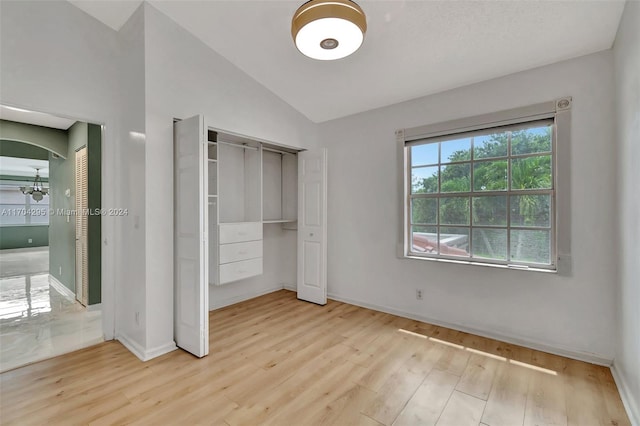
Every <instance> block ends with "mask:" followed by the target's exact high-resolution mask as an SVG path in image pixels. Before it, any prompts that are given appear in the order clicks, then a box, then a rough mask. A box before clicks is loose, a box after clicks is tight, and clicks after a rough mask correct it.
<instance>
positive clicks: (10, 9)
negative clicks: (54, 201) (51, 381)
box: [0, 1, 127, 339]
mask: <svg viewBox="0 0 640 426" xmlns="http://www.w3.org/2000/svg"><path fill="white" fill-rule="evenodd" d="M0 15H1V16H0V101H1V102H2V103H3V104H6V105H13V106H16V107H22V108H26V109H32V110H35V111H42V112H48V113H53V114H58V115H62V116H67V117H70V118H75V119H80V120H83V121H88V122H93V123H100V124H104V125H105V130H104V139H103V155H102V158H103V179H102V182H103V191H102V197H103V199H102V206H103V207H104V208H109V207H123V204H122V203H121V201H122V200H121V198H118V197H119V195H118V193H117V191H116V188H117V187H118V186H119V181H118V171H117V169H116V168H115V167H114V164H116V160H115V158H116V157H115V156H116V147H117V145H118V143H119V133H118V118H119V114H120V110H122V109H126V108H127V106H126V105H124V106H121V105H120V100H119V93H118V90H117V89H118V61H119V54H120V51H119V48H118V42H117V38H116V33H115V32H114V31H112V30H110V29H109V28H108V27H106V26H104V25H103V24H101V23H99V22H98V21H96V20H95V19H93V18H91V17H89V16H88V15H87V14H85V13H84V12H82V11H80V10H79V9H78V8H76V7H75V6H72V5H71V4H70V3H68V2H66V1H33V2H26V1H2V2H0ZM118 220H119V218H113V217H105V218H104V220H103V230H102V235H103V238H104V239H106V240H107V242H108V245H107V246H103V250H102V260H103V263H102V268H103V276H102V309H103V318H104V334H105V337H106V338H107V339H110V338H113V335H114V312H113V306H114V283H115V282H116V281H118V282H121V283H123V285H126V283H127V278H126V277H127V274H126V273H125V272H126V271H123V270H122V269H121V266H120V265H118V264H117V260H116V258H115V256H116V253H117V252H118V250H119V249H120V248H121V247H122V242H121V241H118V239H117V238H115V227H116V224H117V221H118Z"/></svg>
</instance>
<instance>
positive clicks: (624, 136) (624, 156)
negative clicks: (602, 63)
mask: <svg viewBox="0 0 640 426" xmlns="http://www.w3.org/2000/svg"><path fill="white" fill-rule="evenodd" d="M613 52H614V69H615V90H616V115H617V131H618V133H617V139H618V141H617V142H618V145H617V147H618V206H617V209H618V214H619V216H618V217H619V219H620V220H619V221H618V224H619V225H618V233H619V238H620V261H619V281H620V288H619V289H618V305H617V306H618V309H617V312H618V327H617V347H616V357H615V361H614V367H613V372H614V374H615V378H616V382H617V383H618V387H619V388H620V391H621V394H622V396H623V400H624V402H625V404H626V406H627V411H628V412H629V415H630V417H632V419H635V423H636V424H640V309H639V307H640V195H639V192H638V183H639V182H640V168H639V167H638V165H639V164H640V3H639V2H637V1H628V2H627V4H626V6H625V10H624V13H623V15H622V21H621V23H620V28H619V30H618V35H617V37H616V42H615V45H614V51H613Z"/></svg>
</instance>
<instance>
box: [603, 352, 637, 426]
mask: <svg viewBox="0 0 640 426" xmlns="http://www.w3.org/2000/svg"><path fill="white" fill-rule="evenodd" d="M610 368H611V375H612V376H613V381H614V382H616V386H617V387H618V393H619V394H620V398H621V399H622V405H624V409H625V410H626V412H627V416H629V420H630V421H631V424H632V425H633V426H640V407H638V405H637V399H635V398H634V397H633V395H632V394H631V391H630V389H629V386H628V385H627V382H626V380H625V379H624V376H623V375H622V374H620V371H618V368H617V367H616V361H615V360H613V364H612V365H611V367H610Z"/></svg>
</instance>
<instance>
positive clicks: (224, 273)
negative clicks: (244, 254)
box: [220, 257, 262, 284]
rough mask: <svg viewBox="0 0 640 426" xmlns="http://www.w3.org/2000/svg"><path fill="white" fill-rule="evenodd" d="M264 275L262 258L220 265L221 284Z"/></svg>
mask: <svg viewBox="0 0 640 426" xmlns="http://www.w3.org/2000/svg"><path fill="white" fill-rule="evenodd" d="M260 274H262V258H261V257H260V258H258V259H250V260H242V261H240V262H232V263H225V264H224V265H220V284H225V283H230V282H231V281H238V280H241V279H244V278H249V277H253V276H255V275H260Z"/></svg>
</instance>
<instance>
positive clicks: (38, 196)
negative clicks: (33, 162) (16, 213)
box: [20, 169, 49, 202]
mask: <svg viewBox="0 0 640 426" xmlns="http://www.w3.org/2000/svg"><path fill="white" fill-rule="evenodd" d="M20 191H22V193H23V194H24V195H31V196H32V197H33V199H34V200H35V201H36V202H40V201H42V199H43V198H44V196H45V195H49V188H45V187H44V186H43V183H42V178H41V177H40V169H36V178H35V179H34V181H33V185H31V186H21V187H20Z"/></svg>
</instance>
